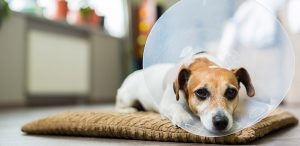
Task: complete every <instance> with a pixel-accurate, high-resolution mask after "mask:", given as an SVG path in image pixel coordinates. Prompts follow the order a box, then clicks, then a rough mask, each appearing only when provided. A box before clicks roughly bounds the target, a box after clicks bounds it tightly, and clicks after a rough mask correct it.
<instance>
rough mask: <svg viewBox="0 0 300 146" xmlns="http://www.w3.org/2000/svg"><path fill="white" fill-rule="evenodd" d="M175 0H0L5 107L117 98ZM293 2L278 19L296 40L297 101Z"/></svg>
mask: <svg viewBox="0 0 300 146" xmlns="http://www.w3.org/2000/svg"><path fill="white" fill-rule="evenodd" d="M176 2H177V0H0V107H17V106H22V107H24V106H26V107H31V106H50V105H78V104H80V105H82V104H99V103H113V102H114V100H115V95H116V91H117V89H118V88H119V87H120V85H121V83H122V81H123V79H124V78H125V77H126V76H127V75H128V74H129V73H131V72H132V71H134V70H137V69H141V68H142V56H143V49H144V45H145V42H146V39H147V36H148V34H149V32H150V30H151V27H152V26H153V24H154V23H155V21H156V20H157V19H158V18H159V17H160V16H161V15H162V14H163V13H164V12H165V11H166V9H167V8H169V7H170V6H172V5H173V4H174V3H176ZM226 5H229V8H231V7H234V6H235V5H238V3H228V4H226ZM216 6H217V7H220V8H224V7H223V6H224V5H218V4H216ZM287 8H288V6H287V5H282V9H280V11H278V19H279V20H280V21H281V22H282V23H283V24H284V27H286V29H287V30H288V33H289V35H290V38H291V40H292V42H293V45H294V47H295V53H296V73H295V75H296V76H295V79H294V83H293V85H292V87H291V89H290V91H289V94H288V98H286V101H285V103H286V104H298V103H300V98H298V97H299V96H300V91H299V90H298V89H297V87H298V86H300V77H298V76H297V74H299V73H300V72H299V71H300V70H299V63H298V62H299V61H300V60H299V59H298V58H299V57H298V56H299V55H298V54H299V53H300V52H299V51H298V50H299V49H298V48H299V47H300V43H299V41H300V35H299V33H297V32H296V33H294V32H291V31H290V29H289V28H288V27H287V25H288V24H287V23H288V22H287V21H288V18H287V15H286V13H287V12H288V11H287ZM228 11H230V9H228ZM224 15H225V14H224ZM208 16H209V14H208ZM297 19H299V18H297Z"/></svg>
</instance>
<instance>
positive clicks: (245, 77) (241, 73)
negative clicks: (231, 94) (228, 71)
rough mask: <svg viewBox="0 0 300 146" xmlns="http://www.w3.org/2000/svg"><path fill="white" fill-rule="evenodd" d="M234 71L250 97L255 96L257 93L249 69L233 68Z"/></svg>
mask: <svg viewBox="0 0 300 146" xmlns="http://www.w3.org/2000/svg"><path fill="white" fill-rule="evenodd" d="M232 71H233V73H234V74H235V76H236V78H237V80H238V82H239V83H240V82H241V83H243V84H244V86H245V88H246V91H247V95H248V96H249V97H253V96H254V95H255V89H254V87H253V85H252V82H251V78H250V76H249V73H248V71H247V70H246V69H245V68H238V69H233V70H232Z"/></svg>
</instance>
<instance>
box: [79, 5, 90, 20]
mask: <svg viewBox="0 0 300 146" xmlns="http://www.w3.org/2000/svg"><path fill="white" fill-rule="evenodd" d="M91 10H92V9H91V8H90V7H85V8H80V13H81V16H82V17H83V18H88V17H89V16H90V15H91Z"/></svg>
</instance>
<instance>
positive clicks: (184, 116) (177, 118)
mask: <svg viewBox="0 0 300 146" xmlns="http://www.w3.org/2000/svg"><path fill="white" fill-rule="evenodd" d="M192 120H193V118H192V116H191V115H190V114H189V113H187V112H179V113H176V114H173V115H172V120H171V121H172V124H173V125H174V126H176V127H178V125H183V124H186V123H190V122H191V121H192Z"/></svg>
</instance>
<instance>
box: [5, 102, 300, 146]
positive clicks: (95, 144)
mask: <svg viewBox="0 0 300 146" xmlns="http://www.w3.org/2000/svg"><path fill="white" fill-rule="evenodd" d="M283 108H285V109H286V110H288V111H290V112H292V113H293V114H295V115H296V116H297V117H298V118H300V107H283ZM87 110H88V111H111V110H113V105H109V104H107V105H97V106H96V105H93V106H64V107H43V108H18V109H5V110H4V109H0V146H60V145H62V146H83V145H86V146H102V145H104V146H133V145H138V146H140V145H144V146H152V145H159V146H164V145H173V146H181V145H182V146H183V145H195V146H196V145H200V144H195V143H189V144H186V143H173V142H155V141H140V140H125V139H108V138H93V137H70V136H37V135H34V136H33V135H25V134H24V133H22V132H21V131H20V128H21V126H22V125H23V124H25V123H27V122H30V121H32V120H35V119H39V118H42V117H46V116H48V115H51V114H56V113H60V112H65V111H87ZM252 144H255V145H257V144H258V145H280V146H288V145H299V144H300V127H299V126H295V127H292V128H287V129H284V130H280V131H278V132H275V133H273V134H271V135H268V136H267V137H265V138H263V139H261V140H259V141H256V142H254V143H252Z"/></svg>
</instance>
